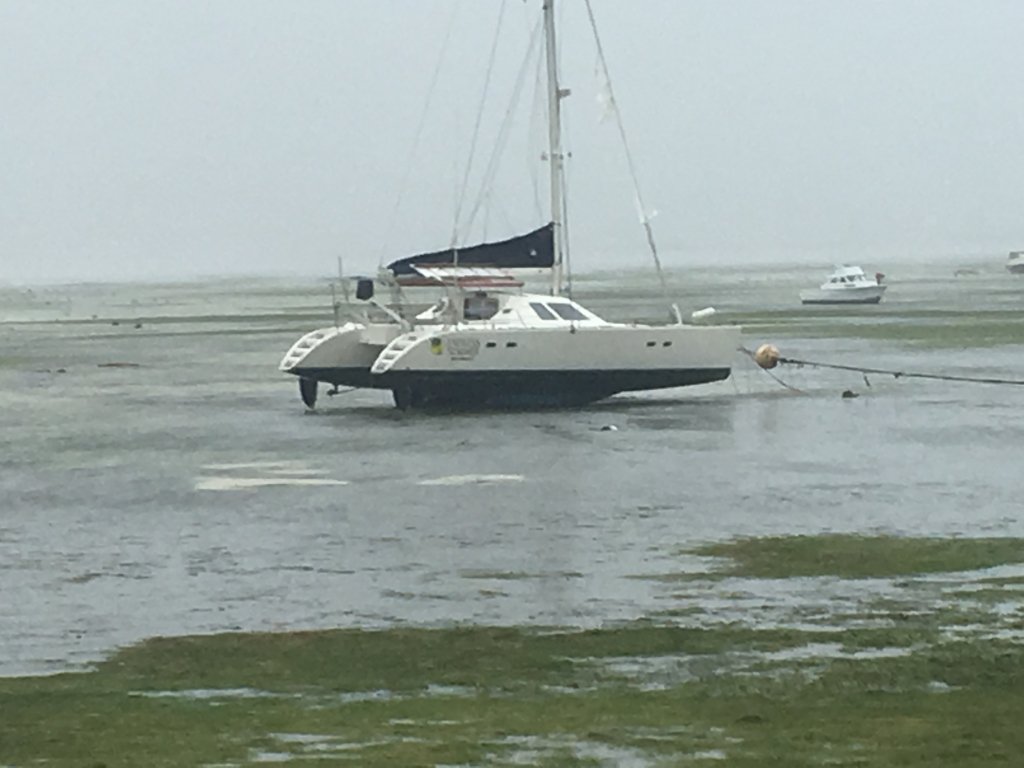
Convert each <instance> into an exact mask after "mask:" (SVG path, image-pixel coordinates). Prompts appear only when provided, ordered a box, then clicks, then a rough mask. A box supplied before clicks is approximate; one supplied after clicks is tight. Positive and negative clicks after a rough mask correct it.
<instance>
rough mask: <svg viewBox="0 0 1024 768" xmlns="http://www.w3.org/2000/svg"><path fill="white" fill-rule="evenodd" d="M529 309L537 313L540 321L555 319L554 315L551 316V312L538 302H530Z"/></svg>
mask: <svg viewBox="0 0 1024 768" xmlns="http://www.w3.org/2000/svg"><path fill="white" fill-rule="evenodd" d="M530 307H531V308H532V309H533V311H534V312H536V313H537V317H539V318H540V319H541V320H554V319H556V318H555V316H554V314H552V312H551V310H550V309H548V308H547V307H545V306H544V305H543V304H541V303H540V302H539V301H531V302H530Z"/></svg>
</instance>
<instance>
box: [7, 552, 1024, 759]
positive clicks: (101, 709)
mask: <svg viewBox="0 0 1024 768" xmlns="http://www.w3.org/2000/svg"><path fill="white" fill-rule="evenodd" d="M699 554H702V555H705V556H707V557H710V558H716V559H717V560H713V561H712V562H721V563H722V566H723V567H722V568H721V569H720V571H718V573H717V575H716V574H711V575H708V574H705V575H704V576H705V578H707V579H708V581H707V583H708V585H709V586H710V587H714V586H715V585H716V584H717V583H718V582H717V581H716V579H719V578H723V577H724V575H725V574H731V575H736V576H739V577H741V578H747V579H756V578H771V579H786V578H793V577H807V576H823V577H827V578H829V579H831V580H836V579H843V578H847V579H862V578H865V577H889V578H893V577H896V578H895V580H894V581H893V585H892V586H893V588H894V589H895V590H896V591H895V592H891V593H890V592H886V591H880V592H879V593H878V594H876V595H871V594H865V595H864V599H863V600H859V601H857V602H856V603H855V604H853V605H851V604H850V603H849V602H847V601H844V602H843V603H842V605H841V606H836V608H837V610H828V609H827V607H823V606H820V605H817V604H812V605H809V606H801V605H799V604H794V605H792V606H790V607H789V608H788V614H787V613H786V612H785V611H784V612H783V615H782V616H781V617H780V619H779V620H780V621H782V622H783V623H782V624H777V625H774V626H759V625H757V624H756V623H747V622H743V621H738V620H733V621H731V622H728V623H723V622H722V620H721V617H718V616H715V615H714V614H713V612H712V611H710V610H704V611H700V610H691V608H692V606H685V605H684V606H682V608H680V609H678V610H675V611H674V610H673V609H671V608H669V609H667V610H666V611H665V612H663V613H662V614H659V616H657V617H655V618H650V619H643V620H637V621H632V622H627V623H623V624H619V625H609V626H606V627H603V628H600V629H590V630H579V629H566V628H559V627H548V628H524V627H486V626H456V627H448V628H439V629H426V628H413V627H398V628H393V629H387V630H377V631H364V630H357V629H336V630H325V631H315V632H314V631H310V632H291V633H226V634H219V635H206V636H193V637H171V638H153V639H150V640H147V641H145V642H142V643H139V644H137V645H134V646H131V647H128V648H124V649H122V650H120V651H119V652H117V653H116V654H114V655H113V656H111V657H110V658H108V659H106V660H105V661H103V662H101V663H99V664H97V665H96V666H95V667H94V668H93V669H92V670H90V671H87V672H82V673H66V674H59V675H53V676H49V677H34V678H33V677H26V678H10V679H0V765H19V766H20V765H27V764H35V763H39V764H46V765H49V766H56V767H57V768H63V767H64V766H68V767H70V766H101V765H102V766H107V767H108V768H114V767H115V766H137V765H147V766H182V765H190V766H191V765H205V766H212V765H221V766H224V765H232V766H242V765H251V764H257V763H266V762H274V761H277V762H281V761H288V760H295V761H307V760H315V761H316V764H317V765H321V766H340V765H345V766H351V765H360V766H370V767H371V768H373V767H375V766H396V765H402V766H405V765H409V766H428V765H429V766H435V765H437V766H441V765H443V766H456V765H458V766H470V765H478V766H483V765H512V764H529V765H537V766H598V765H605V766H607V765H619V764H630V765H635V766H673V765H692V764H694V763H697V764H700V763H704V762H711V761H720V762H725V763H727V764H728V765H730V766H732V765H735V766H741V767H743V768H746V767H747V766H766V765H767V766H787V767H788V766H794V767H795V768H802V767H804V766H820V765H823V764H825V765H836V766H880V767H881V768H890V766H891V767H892V768H895V766H921V767H922V768H924V767H925V766H928V768H933V767H934V768H954V766H955V767H956V768H960V767H961V766H990V765H1012V764H1014V763H1013V761H1014V760H1015V759H1016V756H1017V755H1019V754H1021V753H1022V752H1024V733H1022V732H1021V729H1019V727H1018V720H1019V712H1020V711H1022V710H1024V644H1022V643H1020V642H1019V641H1017V640H1015V637H1017V634H1015V633H1014V631H1013V630H1014V628H1015V627H1017V628H1019V625H1020V624H1021V621H1020V615H1019V613H1020V608H1021V606H1022V605H1024V594H1022V593H1021V591H1020V590H1019V589H1016V588H1015V587H1016V586H1018V585H1019V578H1018V577H1016V576H1012V575H1011V576H1005V577H989V576H986V577H984V578H975V579H974V581H973V584H974V585H976V587H977V589H975V590H973V591H972V590H970V589H968V588H966V587H963V585H962V583H961V582H962V581H963V580H964V578H963V574H964V572H965V571H970V570H977V569H979V568H986V567H990V566H994V565H1000V564H1004V563H1017V562H1021V560H1022V558H1024V548H1022V545H1021V542H1020V540H1018V539H1009V538H1007V539H931V538H928V539H920V538H918V539H905V538H899V537H887V536H875V537H869V536H849V535H826V536H806V537H805V536H798V537H788V538H786V537H770V538H763V539H748V540H736V541H729V542H723V543H717V544H708V545H705V546H703V547H701V548H700V549H699ZM688 557H689V555H688ZM936 573H949V574H951V575H950V576H949V577H948V578H946V577H943V578H940V579H936V578H935V577H934V576H933V575H929V574H936ZM954 574H955V575H954ZM979 591H980V593H981V594H979ZM990 593H992V594H991V595H990ZM996 594H998V595H999V599H998V601H997V600H996V599H995V597H994V595H996ZM990 597H991V599H990ZM825 599H826V600H827V599H828V598H825ZM992 602H999V603H1000V606H1001V608H1002V609H1003V610H999V611H995V610H990V609H991V608H992V605H991V603H992ZM1006 603H1010V604H1011V605H1010V606H1007V605H1006ZM1013 603H1016V605H1017V611H1016V615H1015V613H1014V612H1013V611H1007V610H1005V609H1006V608H1007V607H1009V608H1012V607H1013V605H1012V604H1013ZM755 621H756V619H755ZM786 621H788V622H790V624H789V625H786V624H785V622H786ZM675 622H684V623H686V624H687V625H686V626H680V625H678V624H677V623H675Z"/></svg>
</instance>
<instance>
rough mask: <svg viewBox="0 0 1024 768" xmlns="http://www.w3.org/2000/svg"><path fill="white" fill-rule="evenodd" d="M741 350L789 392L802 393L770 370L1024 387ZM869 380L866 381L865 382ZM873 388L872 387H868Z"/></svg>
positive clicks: (765, 349)
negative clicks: (820, 370)
mask: <svg viewBox="0 0 1024 768" xmlns="http://www.w3.org/2000/svg"><path fill="white" fill-rule="evenodd" d="M740 351H741V352H743V353H744V354H746V355H747V356H749V357H750V359H751V360H753V361H754V362H755V363H756V364H757V365H758V366H760V367H761V369H762V370H764V371H765V372H766V373H768V374H769V375H770V376H771V377H772V378H773V379H775V380H776V381H778V382H779V383H780V384H782V385H783V386H784V387H786V388H787V389H793V390H794V391H797V392H799V391H800V390H798V389H796V388H795V387H791V386H789V385H788V384H786V383H785V382H783V381H782V380H781V379H779V378H778V377H777V376H775V375H773V374H772V373H771V371H770V370H769V369H770V368H774V367H775V366H776V365H795V366H798V367H805V366H806V367H809V368H831V369H832V370H836V371H852V372H854V373H859V374H862V375H864V376H865V377H866V376H867V374H869V373H871V374H877V375H881V376H892V377H893V378H895V379H900V378H905V379H933V380H938V381H960V382H966V383H970V384H1006V385H1009V386H1018V387H1019V386H1024V380H1022V379H1003V378H997V377H990V376H956V375H954V374H951V373H922V372H920V371H900V370H896V369H892V368H868V367H867V366H863V365H842V364H840V363H823V362H820V361H818V360H801V359H799V358H796V357H782V356H781V355H779V352H778V350H777V349H776V348H775V347H773V346H772V345H770V344H762V345H761V346H760V347H758V349H757V351H751V350H749V349H747V348H746V347H740ZM866 380H867V379H865V381H866ZM869 386H870V385H869Z"/></svg>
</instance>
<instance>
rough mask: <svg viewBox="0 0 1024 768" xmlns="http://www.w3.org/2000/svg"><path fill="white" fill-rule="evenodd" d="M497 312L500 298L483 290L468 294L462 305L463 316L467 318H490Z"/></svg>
mask: <svg viewBox="0 0 1024 768" xmlns="http://www.w3.org/2000/svg"><path fill="white" fill-rule="evenodd" d="M497 313H498V300H497V299H496V298H495V297H493V296H488V295H487V294H486V293H483V292H482V291H481V292H477V293H474V294H473V295H472V296H467V297H466V300H465V302H464V303H463V306H462V316H463V317H465V318H466V319H467V320H490V319H491V318H492V317H494V316H495V315H496V314H497Z"/></svg>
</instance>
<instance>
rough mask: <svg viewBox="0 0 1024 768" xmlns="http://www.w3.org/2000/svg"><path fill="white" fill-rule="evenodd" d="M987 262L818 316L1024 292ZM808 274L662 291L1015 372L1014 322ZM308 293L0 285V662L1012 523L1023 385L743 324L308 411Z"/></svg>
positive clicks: (997, 528)
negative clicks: (539, 384)
mask: <svg viewBox="0 0 1024 768" xmlns="http://www.w3.org/2000/svg"><path fill="white" fill-rule="evenodd" d="M977 269H978V272H977V274H969V275H964V276H962V277H958V278H955V279H954V278H953V277H952V266H950V268H949V269H948V270H946V271H944V272H943V273H942V278H941V279H936V278H933V277H932V276H931V275H930V274H929V273H928V272H927V271H926V270H924V269H923V268H922V267H921V266H914V265H906V266H904V267H898V266H897V268H892V267H890V268H889V269H887V270H886V271H887V272H889V273H890V279H891V280H892V288H891V289H890V292H889V295H888V296H887V297H886V300H885V301H884V302H883V304H881V305H879V306H877V307H871V308H865V309H861V310H858V311H853V312H851V311H850V310H848V309H843V310H842V311H841V312H838V313H837V314H836V315H835V317H834V318H832V319H833V320H835V321H837V322H839V323H841V324H843V326H844V327H848V328H853V329H855V328H856V327H857V324H858V323H863V322H865V321H874V320H877V319H878V317H879V316H884V317H886V318H888V319H889V320H891V321H892V323H893V324H894V326H898V325H899V323H900V322H903V321H905V320H906V318H907V317H909V316H910V315H911V314H912V313H913V312H916V311H920V310H932V309H934V310H943V311H951V312H953V313H954V315H955V313H962V315H963V316H964V317H968V316H970V315H971V314H972V313H974V312H976V311H977V310H978V309H980V308H985V309H989V310H995V311H997V312H998V311H1003V310H1005V311H1007V312H1008V313H1012V312H1014V311H1017V310H1019V309H1020V308H1021V307H1022V306H1024V302H1022V299H1024V279H1018V280H1016V281H1014V280H1013V278H1009V277H1007V276H1006V275H1005V273H1004V272H1001V271H1000V270H1001V264H998V263H996V265H995V267H990V266H988V265H986V264H981V265H978V266H977ZM824 271H825V272H827V269H825V270H824ZM822 277H823V275H821V274H818V273H817V272H814V271H813V270H806V269H803V270H798V269H795V268H793V269H783V268H779V269H776V270H773V271H771V272H770V273H768V274H764V273H758V274H752V273H749V272H743V271H739V270H735V271H732V272H719V271H712V270H703V271H698V272H696V273H694V274H692V275H688V276H687V278H686V279H687V282H685V283H680V284H679V293H680V294H681V295H682V296H683V297H684V302H683V303H684V306H685V307H686V309H687V311H689V310H692V309H697V308H700V307H702V306H706V305H708V304H713V305H715V306H716V307H717V308H718V309H719V311H720V313H721V317H722V318H724V319H728V318H730V317H736V318H738V319H741V320H742V319H744V318H745V317H750V318H753V317H755V316H757V315H758V313H764V312H776V313H778V312H782V313H783V314H786V313H788V315H789V318H790V320H793V321H794V322H792V323H790V324H789V325H788V326H787V328H788V330H786V331H785V334H784V336H782V337H767V338H766V336H765V333H766V328H768V327H767V326H764V325H756V324H755V325H754V326H753V327H751V328H749V329H748V330H747V332H746V334H745V340H744V341H745V344H746V346H748V347H754V346H756V345H757V344H759V343H761V342H763V341H772V342H775V343H777V344H778V345H779V346H780V347H781V348H782V349H783V353H784V354H786V355H789V356H791V357H799V358H802V359H810V360H828V361H831V362H837V363H844V364H853V365H866V366H870V367H875V368H893V369H897V370H904V371H927V372H940V373H941V372H950V373H953V372H955V373H958V374H960V375H986V376H997V377H1004V378H1013V379H1024V363H1022V362H1021V361H1022V360H1024V357H1022V354H1021V353H1022V345H1024V330H1022V332H1021V336H1020V339H1019V341H1018V342H1017V343H1012V344H999V345H995V346H984V347H971V348H957V347H954V348H949V347H943V346H930V347H929V346H920V345H914V344H908V343H906V342H905V341H903V340H901V339H900V338H899V336H898V333H894V336H893V338H892V339H884V338H883V339H877V338H876V339H868V338H861V337H859V336H858V335H857V334H856V332H851V333H849V334H844V335H843V336H842V337H841V338H820V337H818V336H817V335H816V334H814V333H812V332H811V331H813V326H814V324H815V321H813V320H809V321H807V322H806V323H805V322H803V320H802V319H801V314H800V313H801V312H802V311H803V310H801V308H800V307H799V306H798V305H796V304H795V296H796V291H798V290H799V288H801V287H806V283H808V282H810V283H812V284H813V283H814V282H820V279H821V278H822ZM578 288H579V295H580V298H581V299H583V300H584V301H585V303H587V304H588V306H591V307H592V308H594V309H595V310H596V311H598V312H599V313H603V314H606V315H607V316H609V317H616V318H628V317H631V316H639V317H653V316H658V315H659V313H662V312H663V308H662V307H663V305H662V304H661V303H659V302H658V301H657V299H656V298H653V293H654V292H653V285H652V284H651V282H650V280H649V278H648V277H639V276H636V275H633V274H632V273H622V274H609V273H606V274H603V275H596V276H591V277H590V278H589V280H588V279H581V280H580V281H579V283H578ZM43 295H45V298H41V296H43ZM587 296H589V297H590V298H589V300H587V299H586V298H585V297H587ZM326 297H327V287H326V283H322V282H321V283H316V282H313V281H309V282H306V283H302V282H298V281H272V280H248V281H211V282H207V283H195V284H180V285H163V286H152V285H116V286H112V285H111V286H69V287H50V288H48V289H46V290H45V291H41V292H37V293H36V294H34V295H31V296H29V295H26V293H25V292H24V291H17V290H14V289H3V290H2V291H0V318H2V319H3V322H0V345H2V346H0V414H2V420H3V430H2V434H0V493H2V496H0V583H2V585H3V589H2V591H0V674H4V675H11V674H25V673H35V672H45V671H54V670H60V669H67V668H74V667H76V666H78V665H81V664H84V663H87V662H89V661H91V660H94V659H97V658H99V657H101V656H103V655H105V654H107V653H109V651H110V650H112V649H113V648H115V647H117V646H119V645H123V644H126V643H131V642H134V641H137V640H139V639H141V638H144V637H148V636H152V635H164V634H189V633H203V632H218V631H224V630H231V629H243V630H262V629H296V628H312V627H334V626H363V627H370V626H387V625H390V624H395V623H414V624H427V625H441V624H448V623H452V622H463V621H472V622H480V623H493V624H514V623H536V624H570V625H581V626H597V625H600V624H603V623H607V622H609V621H614V620H621V619H630V618H635V617H640V616H649V615H654V614H656V613H658V612H659V611H663V610H665V609H668V608H671V606H672V605H673V601H674V599H675V598H674V597H673V594H674V592H675V591H677V589H678V588H677V587H674V586H672V585H670V584H666V583H665V582H664V581H663V580H659V579H656V578H650V577H652V576H657V575H659V574H666V573H677V572H679V571H681V570H686V569H687V568H689V567H691V566H692V564H688V561H687V558H686V557H685V556H684V555H682V554H681V553H682V550H684V549H687V548H689V547H691V546H693V545H695V544H697V543H700V542H704V541H709V540H716V539H723V538H730V537H735V536H757V535H764V534H796V533H819V532H826V531H854V532H868V533H879V532H885V533H898V534H919V535H942V536H946V535H965V536H974V535H978V536H1002V535H1006V536H1024V516H1022V513H1021V511H1020V510H1021V507H1022V505H1021V491H1022V489H1024V481H1022V480H1021V479H1020V474H1019V471H1018V464H1019V462H1018V460H1017V458H1018V451H1019V446H1020V445H1022V444H1024V423H1022V422H1021V420H1020V413H1021V408H1022V406H1024V387H1013V386H992V385H979V384H963V383H954V382H946V381H927V380H908V379H905V378H903V379H894V378H892V377H888V376H869V377H867V379H866V380H865V379H864V378H863V377H862V376H861V375H860V374H856V373H844V372H839V371H830V370H821V369H815V368H780V369H778V370H777V374H778V376H779V377H780V378H781V379H783V380H784V381H785V382H786V383H788V384H789V385H791V386H792V387H794V388H796V389H798V390H800V393H799V394H798V393H795V392H794V391H792V390H789V389H786V388H783V387H782V386H780V385H779V384H778V383H777V382H776V381H774V380H773V379H771V378H769V377H768V376H767V375H766V374H764V373H763V372H761V371H759V370H757V369H755V368H754V367H753V365H752V364H751V363H750V362H749V361H748V360H746V359H745V358H744V357H742V356H741V355H739V354H738V355H737V361H736V370H735V375H734V377H733V379H732V380H730V381H728V382H724V383H721V384H716V385H709V386H706V387H698V388H692V389H685V390H669V391H665V392H660V393H655V394H644V395H635V396H620V397H617V398H614V399H612V400H609V401H606V402H604V403H600V404H597V405H594V406H591V407H588V408H584V409H578V410H568V411H559V412H549V411H544V412H522V413H491V414H454V415H452V414H449V415H439V414H416V413H411V414H403V413H399V412H397V411H395V410H394V409H393V408H392V406H391V402H390V396H389V395H388V394H387V393H380V392H363V391H359V392H352V393H348V394H344V395H341V396H339V397H337V398H333V399H329V398H327V397H324V396H322V397H321V403H320V406H321V407H320V408H319V409H318V411H317V412H316V413H305V412H304V409H303V408H302V406H301V404H300V402H299V400H298V394H297V392H296V386H295V382H294V380H292V379H291V378H290V377H285V376H284V375H282V374H279V373H278V372H277V370H276V365H277V362H278V360H279V359H280V357H281V355H283V353H284V352H285V351H286V349H287V348H288V346H289V345H290V344H291V342H292V341H294V339H295V338H297V337H298V336H299V335H300V334H301V333H302V332H304V331H306V330H309V329H311V328H313V327H317V326H319V325H325V324H328V323H329V322H330V316H329V312H328V311H327V308H328V307H329V299H327V298H326ZM1007 316H1008V317H1010V315H1009V314H1008V315H1007ZM997 319H998V318H997ZM955 321H956V317H955V316H954V317H953V319H952V320H951V319H950V318H949V317H944V318H943V320H942V322H955ZM115 322H116V323H117V324H116V325H115V324H114V323H115ZM1007 322H1009V320H1008V321H1007ZM137 324H138V325H140V326H141V327H136V325H137ZM767 332H769V333H774V331H772V330H771V329H770V328H768V330H767ZM109 363H118V364H120V365H117V366H108V365H106V364H109ZM125 364H127V365H125ZM60 369H63V372H60ZM845 389H851V390H853V391H855V392H856V393H857V394H858V395H859V397H857V398H855V399H843V398H841V397H840V393H841V392H842V391H843V390H845ZM605 426H615V427H617V430H615V431H605V430H602V429H601V428H602V427H605ZM746 588H749V589H753V588H752V587H749V585H748V587H745V589H746ZM766 588H768V589H769V591H770V587H768V586H766ZM793 589H796V590H799V589H801V587H799V585H795V586H794V587H793ZM688 599H690V600H691V601H694V600H695V601H696V603H697V604H698V605H701V606H702V607H703V608H704V609H705V610H707V611H710V612H712V614H713V613H714V612H716V611H718V612H721V614H722V615H723V616H724V615H732V614H733V613H734V609H735V607H736V606H737V605H741V604H743V603H742V601H740V602H733V603H731V604H730V603H729V601H728V599H726V598H723V593H722V592H721V591H717V592H715V591H711V590H709V591H708V592H707V594H704V595H702V594H697V595H696V596H694V595H690V596H689V598H688ZM758 599H762V600H769V599H770V600H775V599H781V600H783V601H784V600H786V599H792V600H799V599H800V596H799V595H790V596H789V598H787V596H786V595H785V594H783V595H782V596H781V597H779V596H778V595H773V596H771V597H770V598H769V597H762V598H758ZM730 605H731V608H732V609H733V610H730Z"/></svg>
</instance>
